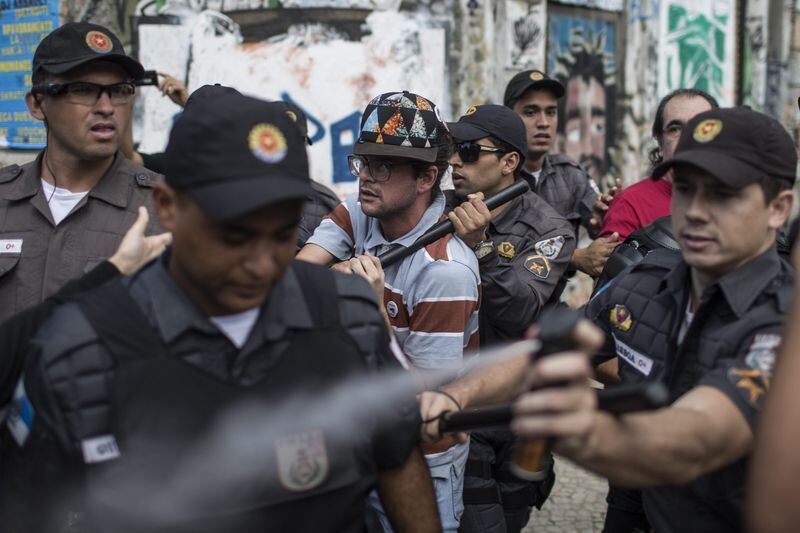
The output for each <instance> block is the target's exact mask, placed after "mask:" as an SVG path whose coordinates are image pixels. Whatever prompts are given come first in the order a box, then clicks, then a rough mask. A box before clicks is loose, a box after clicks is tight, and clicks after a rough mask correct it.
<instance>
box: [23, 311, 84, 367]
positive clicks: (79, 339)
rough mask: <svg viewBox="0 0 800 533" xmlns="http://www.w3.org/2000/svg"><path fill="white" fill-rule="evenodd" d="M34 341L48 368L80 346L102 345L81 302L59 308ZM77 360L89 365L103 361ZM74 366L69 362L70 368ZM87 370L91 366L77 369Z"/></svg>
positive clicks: (42, 360) (80, 347)
mask: <svg viewBox="0 0 800 533" xmlns="http://www.w3.org/2000/svg"><path fill="white" fill-rule="evenodd" d="M32 342H33V344H34V346H36V347H37V348H39V353H40V357H41V363H42V364H43V365H44V367H45V368H52V367H54V365H59V362H61V361H63V360H64V358H65V357H67V356H69V355H71V354H73V353H75V352H76V351H77V350H79V349H83V348H87V347H90V346H99V345H100V339H99V337H98V335H97V332H95V330H94V328H92V326H91V324H89V321H88V320H87V318H86V317H85V315H84V314H83V312H82V311H81V309H80V307H79V306H78V304H77V303H74V302H71V303H66V304H64V305H62V306H60V307H58V308H56V309H55V310H54V311H53V314H52V315H50V318H48V319H47V321H46V322H45V323H44V324H43V325H42V327H41V328H40V329H39V331H38V332H37V333H36V335H35V336H34V338H33V341H32ZM77 359H79V360H80V361H82V363H85V364H88V365H89V366H92V365H93V364H96V363H98V362H99V361H97V360H96V359H95V360H87V359H85V358H77ZM59 366H60V365H59ZM73 366H74V365H71V364H69V365H66V367H67V368H71V369H73V370H75V369H74V368H73ZM80 366H82V365H80ZM84 370H89V369H88V368H87V369H77V370H76V372H77V373H78V374H83V373H85V372H84Z"/></svg>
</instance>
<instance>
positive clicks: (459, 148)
mask: <svg viewBox="0 0 800 533" xmlns="http://www.w3.org/2000/svg"><path fill="white" fill-rule="evenodd" d="M454 151H456V152H458V157H459V158H461V162H462V163H474V162H475V161H477V160H478V158H479V157H480V156H481V152H489V153H495V154H497V153H499V154H504V153H506V152H505V150H501V149H500V148H493V147H491V146H484V145H482V144H478V143H476V142H459V143H455V145H454Z"/></svg>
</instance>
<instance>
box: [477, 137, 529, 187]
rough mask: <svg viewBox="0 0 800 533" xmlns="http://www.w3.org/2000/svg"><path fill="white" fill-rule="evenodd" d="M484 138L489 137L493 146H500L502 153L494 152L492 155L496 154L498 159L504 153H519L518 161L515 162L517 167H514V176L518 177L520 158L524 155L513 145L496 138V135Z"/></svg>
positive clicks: (520, 167)
mask: <svg viewBox="0 0 800 533" xmlns="http://www.w3.org/2000/svg"><path fill="white" fill-rule="evenodd" d="M486 138H487V139H489V141H491V143H492V144H493V145H494V146H495V148H500V149H501V150H502V151H503V153H500V152H496V153H495V154H494V155H496V156H497V159H498V160H499V159H500V158H501V157H503V156H504V155H506V154H510V153H511V152H516V153H517V154H519V163H518V164H517V167H516V168H515V169H514V178H518V177H519V173H520V172H521V171H522V158H523V157H524V156H523V155H522V154H520V153H519V150H517V149H516V148H514V147H513V146H511V145H510V144H508V143H507V142H505V141H503V140H500V139H498V138H497V137H492V136H491V135H490V136H488V137H486Z"/></svg>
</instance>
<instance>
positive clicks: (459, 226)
mask: <svg viewBox="0 0 800 533" xmlns="http://www.w3.org/2000/svg"><path fill="white" fill-rule="evenodd" d="M447 218H449V219H450V221H451V222H452V223H453V226H455V228H456V236H457V237H458V238H459V239H461V240H462V241H464V243H465V244H466V245H467V246H469V247H470V248H475V246H477V245H478V243H479V242H481V241H485V240H486V239H487V236H486V226H488V225H489V222H491V221H492V213H491V211H489V208H488V207H486V204H485V203H484V202H483V193H482V192H479V193H475V194H470V195H469V196H467V201H466V202H464V203H463V204H461V205H460V206H458V207H456V208H455V209H453V210H452V211H451V212H450V213H448V215H447Z"/></svg>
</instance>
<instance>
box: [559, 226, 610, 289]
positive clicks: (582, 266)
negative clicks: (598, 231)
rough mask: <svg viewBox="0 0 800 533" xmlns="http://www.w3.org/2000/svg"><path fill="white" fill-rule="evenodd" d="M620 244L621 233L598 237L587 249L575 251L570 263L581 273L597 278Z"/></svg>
mask: <svg viewBox="0 0 800 533" xmlns="http://www.w3.org/2000/svg"><path fill="white" fill-rule="evenodd" d="M619 244H620V243H619V233H617V232H614V233H612V234H611V235H609V236H608V237H598V238H597V239H595V240H594V242H592V244H590V245H589V246H587V247H586V248H578V249H577V250H575V253H573V254H572V259H571V260H570V262H571V263H572V265H573V266H574V267H575V268H577V269H578V270H580V271H581V272H585V273H586V274H589V275H590V276H592V277H593V278H596V277H597V276H599V275H600V273H601V272H603V268H604V267H605V266H606V261H608V257H609V256H610V255H611V252H613V251H614V248H616V247H617V246H619Z"/></svg>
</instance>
